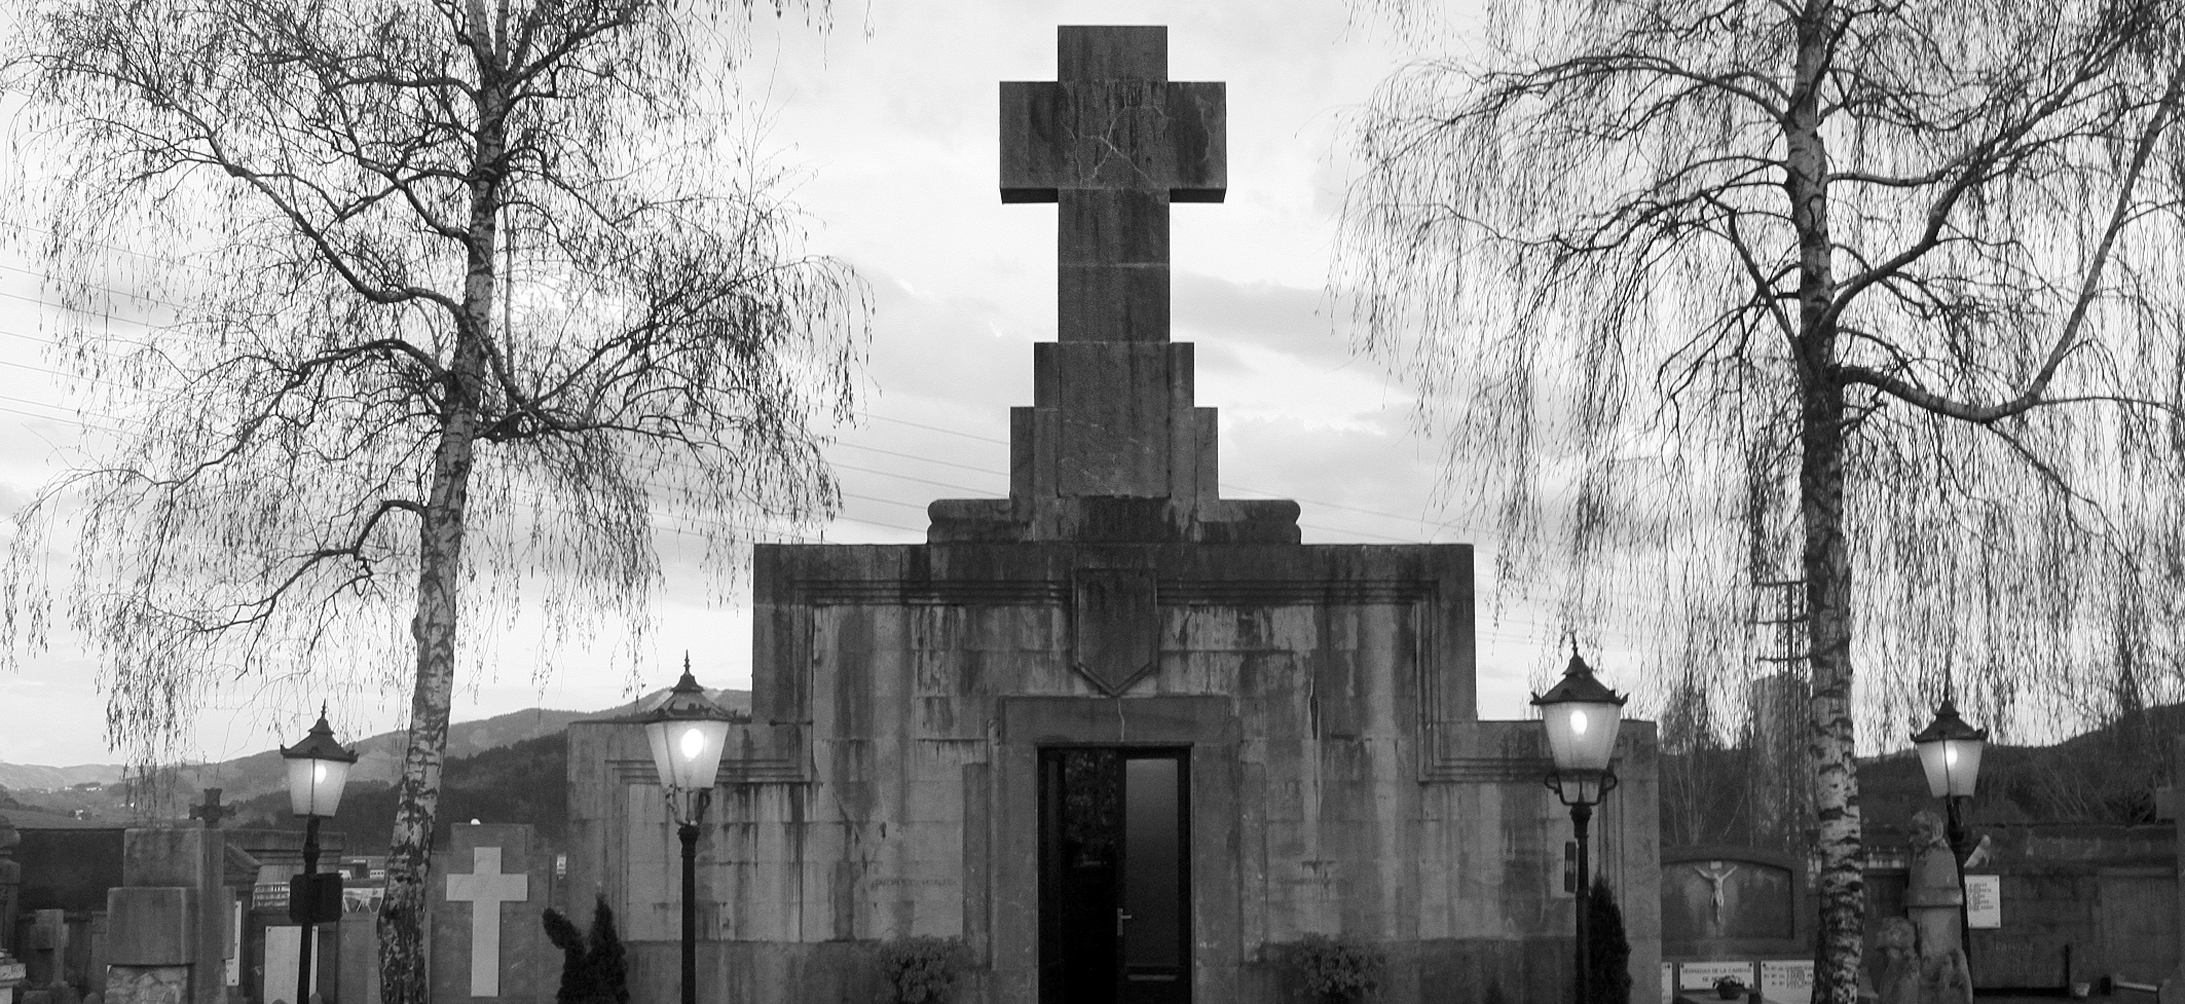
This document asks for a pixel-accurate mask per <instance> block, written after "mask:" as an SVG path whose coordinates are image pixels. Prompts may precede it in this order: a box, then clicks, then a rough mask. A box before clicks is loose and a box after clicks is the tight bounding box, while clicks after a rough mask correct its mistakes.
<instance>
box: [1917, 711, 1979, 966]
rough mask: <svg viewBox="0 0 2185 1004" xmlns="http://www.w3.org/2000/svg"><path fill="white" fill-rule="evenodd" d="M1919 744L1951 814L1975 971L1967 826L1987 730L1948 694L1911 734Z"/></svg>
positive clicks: (1964, 935) (1964, 927)
mask: <svg viewBox="0 0 2185 1004" xmlns="http://www.w3.org/2000/svg"><path fill="white" fill-rule="evenodd" d="M1912 747H1913V748H1914V749H1917V750H1919V764H1920V766H1921V767H1923V768H1925V769H1926V772H1927V793H1928V794H1930V795H1933V796H1935V797H1936V798H1939V799H1942V804H1943V807H1944V808H1945V809H1946V810H1947V812H1948V815H1949V830H1948V833H1947V836H1948V837H1949V840H1950V858H1951V859H1952V860H1954V861H1955V862H1957V892H1958V910H1957V925H1958V940H1959V941H1960V942H1962V943H1963V947H1964V949H1965V969H1966V971H1967V972H1968V973H1969V972H1971V971H1972V959H1973V939H1972V933H1973V932H1972V924H1971V918H1970V917H1969V916H1967V911H1968V909H1969V904H1968V903H1967V902H1966V901H1965V858H1966V856H1967V855H1969V854H1971V853H1972V835H1971V834H1970V833H1968V832H1966V829H1965V810H1964V805H1965V803H1966V802H1969V801H1971V800H1972V797H1973V786H1974V785H1976V784H1978V783H1979V781H1980V754H1981V753H1983V752H1985V751H1986V750H1987V748H1988V730H1987V729H1976V728H1973V727H1972V726H1970V725H1967V724H1965V719H1963V718H1959V717H1958V716H1957V706H1956V705H1955V704H1954V703H1953V702H1952V701H1951V700H1950V699H1949V698H1947V697H1945V698H1943V699H1942V706H1941V707H1939V708H1936V709H1935V720H1934V721H1932V722H1929V723H1928V724H1927V727H1926V728H1924V729H1921V730H1919V731H1918V732H1916V733H1913V735H1912Z"/></svg>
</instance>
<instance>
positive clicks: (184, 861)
mask: <svg viewBox="0 0 2185 1004" xmlns="http://www.w3.org/2000/svg"><path fill="white" fill-rule="evenodd" d="M224 848H225V842H224V840H223V838H222V835H221V834H220V832H219V831H217V830H206V829H203V828H200V827H195V826H191V827H170V828H146V829H132V830H130V831H128V832H127V833H126V834H124V835H123V840H122V884H121V885H119V886H116V887H114V888H112V889H109V890H107V893H106V916H107V923H108V934H107V950H106V959H107V967H106V980H107V988H106V997H105V1001H104V1004H225V1002H226V1000H227V987H226V985H225V984H226V981H225V980H224V979H222V978H221V977H222V974H223V972H224V968H225V967H224V963H225V961H226V959H227V956H228V920H229V918H228V910H227V903H228V897H227V894H226V886H225V884H224V883H223V882H222V878H223V874H222V870H221V866H222V856H223V852H224Z"/></svg>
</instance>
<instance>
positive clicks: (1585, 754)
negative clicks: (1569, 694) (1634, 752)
mask: <svg viewBox="0 0 2185 1004" xmlns="http://www.w3.org/2000/svg"><path fill="white" fill-rule="evenodd" d="M1541 718H1542V719H1543V720H1544V721H1545V722H1546V723H1547V726H1548V753H1549V755H1551V756H1553V757H1554V758H1555V766H1556V769H1558V770H1575V771H1600V770H1607V769H1608V762H1609V759H1610V757H1612V756H1614V755H1615V752H1616V732H1617V730H1618V729H1619V728H1621V727H1622V726H1623V708H1621V707H1619V706H1618V705H1616V704H1614V703H1611V702H1608V701H1566V702H1559V703H1556V704H1548V705H1543V706H1542V710H1541Z"/></svg>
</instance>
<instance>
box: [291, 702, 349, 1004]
mask: <svg viewBox="0 0 2185 1004" xmlns="http://www.w3.org/2000/svg"><path fill="white" fill-rule="evenodd" d="M281 758H282V759H284V760H287V761H288V808H289V811H290V812H293V813H295V814H296V815H298V816H302V817H304V828H303V874H302V875H300V876H298V877H297V880H296V881H294V882H291V883H289V887H288V917H289V919H290V920H293V921H295V922H296V923H297V925H298V927H297V943H296V944H297V960H296V1004H310V1001H311V942H312V937H311V936H312V934H313V933H314V932H315V931H316V930H317V925H319V924H320V923H323V922H324V921H325V920H326V914H328V913H335V916H336V918H337V919H338V918H339V916H340V915H339V913H338V912H336V911H338V910H339V909H340V907H341V876H340V875H338V874H330V875H327V876H325V878H326V879H331V880H332V881H331V882H325V881H322V880H321V879H320V878H319V877H318V875H317V872H318V870H319V820H321V819H324V818H326V817H328V816H331V815H333V814H334V812H335V810H337V809H339V808H340V807H341V789H342V787H343V786H344V785H346V784H348V783H349V765H350V764H353V763H356V762H357V755H356V753H354V752H352V751H350V750H346V749H343V748H342V747H341V744H340V743H337V742H335V741H334V730H333V728H332V727H331V726H329V725H327V724H326V706H325V705H323V704H322V705H320V706H319V720H318V723H317V724H315V725H313V726H311V732H310V733H309V734H308V735H306V736H304V738H303V741H302V742H300V743H297V744H296V745H294V746H284V747H282V748H281Z"/></svg>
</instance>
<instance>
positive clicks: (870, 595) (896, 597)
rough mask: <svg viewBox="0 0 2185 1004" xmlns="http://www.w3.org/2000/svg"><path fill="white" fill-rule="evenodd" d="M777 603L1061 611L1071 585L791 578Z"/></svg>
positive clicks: (1016, 581) (1035, 581) (1020, 581)
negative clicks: (1037, 607)
mask: <svg viewBox="0 0 2185 1004" xmlns="http://www.w3.org/2000/svg"><path fill="white" fill-rule="evenodd" d="M783 585H784V587H785V588H784V589H783V590H782V592H781V598H780V599H779V600H778V601H777V602H779V603H781V604H784V605H791V606H814V607H835V606H902V607H922V606H973V605H978V606H1012V607H1021V606H1061V605H1063V604H1065V603H1068V602H1069V601H1070V584H1069V583H1068V582H1062V581H1048V580H1044V579H938V580H923V581H911V580H907V579H887V580H873V579H790V580H788V581H787V582H785V583H783Z"/></svg>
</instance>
